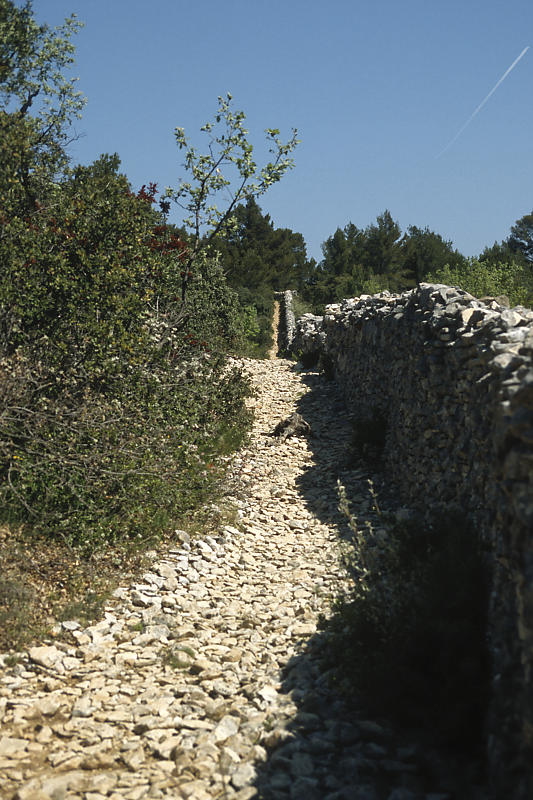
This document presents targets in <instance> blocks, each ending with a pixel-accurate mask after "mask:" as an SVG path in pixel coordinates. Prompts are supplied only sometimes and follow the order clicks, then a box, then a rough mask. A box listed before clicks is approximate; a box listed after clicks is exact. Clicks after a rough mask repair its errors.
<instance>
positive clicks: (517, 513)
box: [293, 284, 533, 800]
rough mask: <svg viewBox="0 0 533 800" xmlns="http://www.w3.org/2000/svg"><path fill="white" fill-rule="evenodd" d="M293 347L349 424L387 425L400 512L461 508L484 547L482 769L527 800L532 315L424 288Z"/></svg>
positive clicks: (331, 314)
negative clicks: (487, 692) (328, 377)
mask: <svg viewBox="0 0 533 800" xmlns="http://www.w3.org/2000/svg"><path fill="white" fill-rule="evenodd" d="M293 349H294V351H295V352H296V351H298V352H300V353H303V354H304V355H307V356H308V357H314V358H317V357H318V356H321V358H322V359H323V360H324V361H325V362H326V363H327V364H328V365H329V367H330V368H331V370H332V372H333V373H334V375H335V378H336V380H337V382H338V383H339V384H340V386H341V387H342V389H343V392H344V396H345V398H346V400H347V402H348V404H349V408H350V411H351V413H353V414H354V415H355V417H358V418H359V419H360V420H362V421H363V422H364V421H367V420H369V421H372V420H374V421H382V424H383V425H384V426H386V438H385V450H384V454H383V455H384V457H383V462H384V464H385V465H386V468H387V470H388V474H389V476H390V477H391V478H392V479H393V481H394V485H395V486H396V488H397V489H398V490H399V492H400V496H401V497H402V498H403V499H404V501H405V502H407V503H408V504H409V505H411V506H413V507H418V508H419V509H422V510H424V509H427V510H428V511H429V512H430V513H432V514H435V512H437V513H441V512H443V513H444V514H446V512H447V510H449V509H451V508H452V507H454V508H459V509H461V510H462V512H463V513H464V514H465V515H468V516H469V517H470V518H471V519H473V520H474V522H475V523H476V525H477V528H478V530H480V531H482V533H483V535H484V538H485V541H486V542H487V543H488V544H489V545H490V549H491V561H492V563H491V567H492V571H493V583H492V595H491V607H490V610H489V636H490V643H491V649H492V657H493V666H494V682H493V695H492V704H491V708H490V719H489V734H490V735H489V749H490V753H489V757H490V762H491V766H492V768H493V772H494V780H495V781H496V783H497V785H501V786H502V787H504V786H505V787H508V786H509V780H510V781H511V782H512V783H513V782H514V783H513V789H512V792H511V793H512V796H513V797H515V798H524V800H525V798H526V797H527V798H529V797H531V796H533V786H532V785H531V780H532V778H531V766H530V765H531V758H532V755H533V698H532V695H531V691H530V686H531V678H532V675H531V664H532V663H533V359H532V356H533V311H532V310H530V309H526V308H524V307H516V308H514V309H509V308H505V307H503V306H501V305H499V303H497V302H495V301H494V300H493V301H491V300H490V299H488V300H486V301H485V302H482V301H480V300H477V299H475V298H474V297H472V296H471V295H469V294H468V293H466V292H464V291H461V290H459V289H455V288H451V287H447V286H442V285H429V284H422V286H421V288H420V289H418V290H412V291H410V292H405V293H403V294H401V295H392V294H390V293H388V292H382V293H380V294H378V295H374V296H362V297H360V298H355V299H352V300H345V301H343V302H342V303H341V304H338V305H332V306H328V307H327V308H326V314H325V316H324V317H323V318H316V317H312V316H311V315H305V316H304V317H303V318H302V319H301V320H299V321H298V325H297V331H296V335H295V338H294V340H293ZM502 791H503V789H502ZM513 792H514V793H513ZM499 796H500V795H499ZM501 796H503V795H501Z"/></svg>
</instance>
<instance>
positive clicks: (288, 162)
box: [167, 93, 298, 302]
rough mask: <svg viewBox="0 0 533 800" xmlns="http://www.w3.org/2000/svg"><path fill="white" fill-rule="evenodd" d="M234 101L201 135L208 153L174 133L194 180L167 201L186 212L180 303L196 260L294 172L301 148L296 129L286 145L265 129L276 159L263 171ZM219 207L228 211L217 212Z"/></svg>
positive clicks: (221, 105) (227, 101)
mask: <svg viewBox="0 0 533 800" xmlns="http://www.w3.org/2000/svg"><path fill="white" fill-rule="evenodd" d="M231 101H232V97H231V94H229V93H228V94H227V95H226V97H219V98H218V110H217V113H216V114H215V119H214V122H207V123H206V124H205V125H204V126H203V127H202V129H201V130H202V131H203V132H204V133H205V134H206V135H207V137H208V139H209V143H208V148H207V152H206V153H203V154H202V153H199V152H198V151H197V150H196V148H194V147H193V146H192V145H191V144H189V142H188V140H187V137H186V136H185V130H184V129H183V128H176V131H175V136H176V142H177V145H178V147H179V149H180V150H185V162H184V167H185V169H186V170H187V172H188V173H189V174H190V176H191V179H189V180H182V181H181V182H180V184H179V186H178V188H177V189H172V188H168V189H167V197H168V198H170V199H172V200H173V201H174V202H175V203H177V205H178V206H179V207H180V208H181V209H182V210H183V211H184V212H185V214H186V216H185V218H184V220H183V224H184V225H185V227H186V228H187V230H188V231H189V232H190V246H189V254H188V261H187V263H186V264H185V265H184V268H183V271H182V302H185V297H186V292H187V286H188V282H189V280H190V278H191V277H192V269H191V268H192V266H193V264H194V262H195V260H196V257H197V255H198V254H199V252H200V250H202V249H205V248H206V247H208V246H209V245H210V244H211V242H212V241H213V239H214V238H215V237H216V236H218V235H221V234H224V233H225V232H226V231H227V230H228V229H229V228H231V227H232V226H233V225H234V215H233V212H234V210H235V208H236V206H237V205H239V203H242V202H246V201H247V200H249V199H250V198H255V197H260V196H261V195H263V194H265V192H266V191H267V190H268V189H269V188H270V187H271V186H272V185H273V184H275V183H277V182H278V181H279V180H281V178H282V177H283V175H284V174H285V173H286V172H287V171H288V170H289V169H292V167H293V166H294V160H293V158H292V156H291V153H292V152H293V150H294V149H295V147H296V145H297V144H298V139H297V131H296V129H293V131H292V135H291V137H290V139H289V140H288V141H287V142H285V143H284V142H282V141H281V139H280V137H279V130H278V129H277V128H267V129H266V131H265V133H266V137H267V142H268V145H269V152H270V154H271V156H272V158H271V160H270V161H268V162H267V163H266V164H265V165H264V166H263V167H259V166H258V165H257V163H256V161H255V160H254V155H253V145H252V144H251V143H250V141H249V140H248V131H247V130H246V128H245V127H244V122H245V119H246V116H245V114H244V112H243V111H233V109H232V107H231ZM221 202H223V203H224V206H220V207H219V205H220V203H221Z"/></svg>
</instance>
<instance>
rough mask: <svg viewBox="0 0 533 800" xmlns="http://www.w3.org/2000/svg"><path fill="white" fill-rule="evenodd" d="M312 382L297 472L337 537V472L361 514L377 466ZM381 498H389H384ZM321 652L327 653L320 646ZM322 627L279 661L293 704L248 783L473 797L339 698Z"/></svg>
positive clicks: (324, 799)
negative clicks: (357, 449) (303, 456)
mask: <svg viewBox="0 0 533 800" xmlns="http://www.w3.org/2000/svg"><path fill="white" fill-rule="evenodd" d="M302 380H303V382H304V383H305V384H307V385H308V386H309V387H310V388H311V389H312V391H311V392H308V393H307V394H306V395H304V396H303V397H302V398H301V399H300V400H299V402H298V406H297V411H298V412H299V413H300V414H301V415H302V416H303V417H304V419H305V420H306V421H307V422H308V423H309V425H310V426H311V430H312V435H311V436H310V437H309V438H308V443H309V448H310V450H311V452H312V455H313V462H311V463H310V464H309V466H308V467H307V469H306V470H305V471H304V472H303V473H302V475H301V476H300V478H299V481H298V484H297V485H298V488H299V492H300V494H301V496H302V498H303V500H304V501H305V503H306V506H307V508H308V510H309V511H310V512H311V513H312V514H314V515H315V517H316V518H317V519H318V520H320V521H321V522H323V523H327V524H329V525H334V526H335V527H336V530H337V532H338V535H339V538H340V539H344V540H349V539H350V538H351V536H352V534H351V531H350V529H349V527H348V525H347V522H346V519H345V517H344V516H343V515H342V514H341V513H339V510H338V490H337V480H340V481H341V483H342V484H343V485H344V486H345V488H346V493H347V497H348V500H349V503H350V504H351V506H352V507H353V508H354V510H356V511H357V514H358V515H359V514H362V515H364V517H365V518H366V519H368V518H369V516H370V517H371V516H372V511H373V505H374V502H373V499H372V496H371V495H370V491H369V486H368V480H369V478H370V479H372V480H373V481H374V484H375V486H376V489H377V492H378V497H380V498H381V497H384V493H385V488H384V486H383V482H382V480H381V479H380V477H379V476H376V475H373V474H372V471H371V470H370V469H369V467H368V465H366V466H365V464H364V463H363V462H362V461H361V460H360V459H357V458H356V454H354V452H353V447H352V424H351V420H350V416H349V413H348V410H347V408H346V406H345V404H344V401H343V399H342V397H341V395H340V391H339V389H338V387H337V386H336V384H335V383H333V382H330V381H327V380H326V378H325V377H324V376H323V375H321V374H318V373H316V372H312V371H309V372H304V373H302ZM387 501H388V503H390V498H387ZM326 655H329V656H330V657H329V662H328V661H326V659H325V656H326ZM328 663H329V664H331V654H329V653H328V634H327V632H317V633H316V634H315V635H313V636H311V637H309V638H307V639H305V640H302V642H301V651H300V652H299V653H298V654H297V655H296V656H294V657H293V658H291V659H290V661H289V662H288V663H287V665H286V666H285V669H284V671H283V682H282V688H281V692H282V693H285V694H290V696H291V698H292V699H293V701H294V702H295V703H296V704H297V705H298V711H297V713H296V715H295V716H294V717H293V719H292V720H291V722H290V723H289V725H288V726H286V727H285V729H280V728H276V726H275V723H274V724H273V729H272V731H271V734H270V735H269V736H267V739H266V743H267V744H268V745H269V748H270V749H269V754H268V757H267V760H266V761H265V762H259V763H258V764H256V770H257V777H256V781H255V784H254V785H255V787H256V788H257V790H258V796H259V798H263V799H264V800H284V798H290V800H460V799H461V800H473V798H476V799H477V800H482V798H486V797H487V795H485V794H479V793H477V792H476V791H474V790H471V789H465V790H464V791H458V790H457V782H456V780H455V778H453V777H452V770H451V769H448V767H447V764H446V761H445V760H444V759H443V758H442V757H441V755H440V754H439V753H438V751H437V750H435V749H433V748H432V747H430V746H428V745H427V743H425V744H424V745H421V744H420V743H419V742H417V739H418V738H419V737H417V736H415V735H414V734H413V733H412V732H409V731H399V730H398V729H397V728H396V729H394V728H393V727H392V725H391V724H390V723H389V722H387V721H384V720H369V719H367V718H366V716H365V712H364V711H363V710H362V708H359V707H357V705H356V704H350V706H349V707H348V705H347V704H346V703H345V701H344V700H343V699H342V696H341V694H340V693H339V692H338V691H336V689H335V675H334V670H333V669H331V668H330V666H327V664H328Z"/></svg>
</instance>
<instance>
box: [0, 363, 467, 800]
mask: <svg viewBox="0 0 533 800" xmlns="http://www.w3.org/2000/svg"><path fill="white" fill-rule="evenodd" d="M245 366H246V370H247V371H248V372H249V373H250V374H251V375H252V377H253V379H254V381H255V383H256V385H257V387H258V394H257V397H256V398H255V400H254V401H252V402H253V404H254V405H255V412H256V420H255V425H254V433H253V438H252V441H251V443H250V445H249V447H248V448H247V449H245V450H243V451H241V452H240V453H239V455H238V456H237V458H236V459H235V461H234V466H233V469H234V472H235V480H236V489H235V493H234V497H233V498H232V502H233V504H234V506H235V507H236V508H237V511H238V517H239V521H238V522H236V523H235V525H227V526H225V527H224V528H223V529H222V530H220V531H217V532H215V533H213V534H212V535H205V536H204V537H203V539H202V540H201V541H200V540H190V539H189V537H188V536H187V535H186V534H184V535H183V536H182V541H181V546H179V547H176V548H175V549H172V550H170V551H168V552H166V553H165V554H164V555H162V554H159V556H158V557H157V558H156V559H155V561H154V563H153V566H152V567H151V569H150V570H149V571H148V572H146V574H145V575H143V577H142V579H141V580H140V581H139V582H138V583H136V584H133V585H131V586H124V587H123V588H120V589H118V590H117V591H116V592H115V598H114V600H113V601H112V602H111V603H110V604H109V607H108V609H107V611H106V613H105V616H104V618H103V619H102V620H101V621H100V622H98V623H97V624H94V625H91V626H90V627H88V628H85V629H82V628H81V626H80V625H79V624H78V623H77V622H76V621H70V622H64V623H62V628H63V630H62V632H61V634H60V635H59V636H58V637H57V639H55V640H51V641H49V642H45V643H44V644H42V645H40V646H36V647H32V648H30V650H29V651H28V653H26V654H23V656H22V658H21V660H20V661H18V663H13V661H14V660H15V659H12V658H11V659H10V658H6V657H1V656H0V663H2V664H3V666H2V668H1V677H0V719H1V720H2V728H1V735H0V797H1V798H10V799H11V798H16V800H67V798H84V800H104V799H105V798H110V800H141V798H191V800H210V799H211V798H222V800H226V799H228V800H229V799H230V798H231V799H233V798H235V799H236V800H250V798H265V799H266V800H269V799H270V800H278V799H279V800H284V798H287V799H288V800H352V799H353V800H381V798H383V800H447V798H451V794H447V793H446V792H445V791H444V790H443V789H442V787H441V789H440V792H439V791H437V790H436V789H435V788H434V787H432V786H431V785H429V786H428V782H427V778H426V777H424V774H423V773H424V770H425V766H424V764H423V763H422V760H421V758H420V755H419V753H418V751H417V748H416V747H414V746H409V745H406V743H405V742H403V741H401V740H400V739H399V737H398V735H397V734H395V733H394V732H393V731H392V730H391V729H390V728H389V726H387V725H386V724H384V723H382V722H376V721H369V720H367V719H364V718H361V719H354V715H353V714H351V715H350V714H348V712H347V711H346V710H345V708H344V706H343V703H342V701H341V700H340V699H339V698H337V697H336V696H335V695H334V694H332V692H331V690H330V688H329V680H328V678H329V676H328V674H327V673H324V670H323V669H322V668H321V659H320V656H321V652H322V648H323V647H324V635H323V634H321V633H317V632H316V628H317V619H318V615H319V613H320V612H325V613H327V611H328V608H329V601H330V598H331V596H332V595H334V594H335V593H336V592H337V590H338V589H339V588H340V586H341V584H342V583H343V582H344V581H345V580H346V577H345V575H344V573H343V571H342V569H341V567H340V566H339V559H338V532H339V528H338V525H339V522H340V521H339V519H338V516H337V512H336V500H335V491H334V487H335V481H336V478H337V475H338V474H339V472H342V470H343V469H344V470H349V469H352V468H351V467H349V465H347V464H346V454H347V438H348V432H349V428H348V423H347V421H346V418H345V413H344V410H343V406H342V403H341V401H340V400H339V398H338V397H337V396H336V393H335V388H334V386H333V385H332V384H328V383H326V382H325V381H324V380H323V379H322V378H321V377H320V376H318V375H317V374H312V373H306V374H305V375H300V374H299V373H298V372H297V371H295V369H294V365H293V364H291V363H290V362H288V361H282V360H275V361H246V362H245ZM311 388H312V389H313V392H312V393H311V392H310V390H311ZM297 403H298V405H299V407H300V408H301V409H303V410H304V411H305V415H306V419H308V421H309V422H310V423H311V425H312V428H313V437H311V438H306V437H297V436H293V437H290V438H287V439H285V440H284V441H283V440H276V439H274V438H272V436H270V435H269V433H270V432H271V431H272V429H273V428H274V427H275V425H276V423H278V422H279V421H280V420H281V419H283V418H284V417H287V416H288V415H289V414H290V413H291V412H293V411H294V410H295V408H296V404H297ZM331 421H334V424H333V425H332V424H330V422H331ZM352 478H353V480H356V479H357V474H356V473H353V472H352ZM370 505H371V504H370V503H369V502H368V499H366V500H365V497H364V492H362V494H361V506H362V509H363V510H365V509H366V510H369V506H370ZM432 789H433V793H432Z"/></svg>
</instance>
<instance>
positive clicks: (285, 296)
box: [277, 289, 296, 353]
mask: <svg viewBox="0 0 533 800" xmlns="http://www.w3.org/2000/svg"><path fill="white" fill-rule="evenodd" d="M293 294H294V292H292V291H291V290H290V289H288V290H287V291H286V292H278V293H277V296H278V297H279V298H280V300H281V319H280V330H279V339H280V342H279V344H280V350H281V351H282V352H284V353H285V352H287V351H289V350H290V349H291V345H292V340H293V339H294V334H295V332H296V319H295V317H294V309H293V303H292V297H293Z"/></svg>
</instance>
